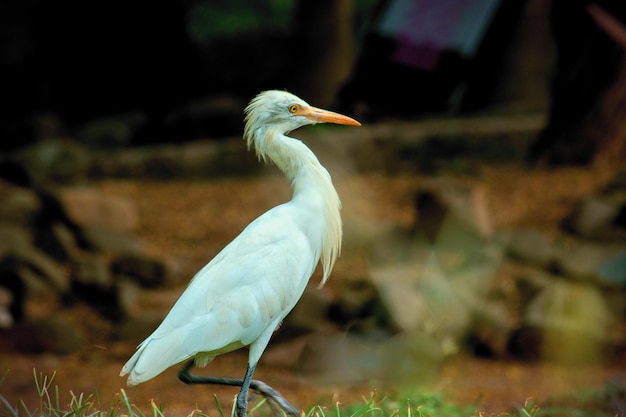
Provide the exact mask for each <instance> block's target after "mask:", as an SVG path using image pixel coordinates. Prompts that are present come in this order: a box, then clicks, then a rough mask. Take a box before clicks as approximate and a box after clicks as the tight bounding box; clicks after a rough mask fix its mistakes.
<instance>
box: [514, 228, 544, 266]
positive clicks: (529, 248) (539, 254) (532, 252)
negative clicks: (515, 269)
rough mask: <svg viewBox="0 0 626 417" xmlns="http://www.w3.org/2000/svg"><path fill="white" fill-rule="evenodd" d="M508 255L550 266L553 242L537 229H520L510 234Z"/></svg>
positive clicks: (531, 262)
mask: <svg viewBox="0 0 626 417" xmlns="http://www.w3.org/2000/svg"><path fill="white" fill-rule="evenodd" d="M506 252H507V255H509V256H510V257H511V258H513V259H516V260H519V261H522V262H528V263H530V264H532V265H537V266H539V267H542V268H545V267H548V266H549V264H550V262H551V261H552V256H553V252H554V251H553V248H552V242H550V240H549V239H548V237H547V236H546V235H545V234H544V233H541V232H539V231H537V230H519V231H514V232H513V233H511V234H510V236H509V239H508V243H507V247H506Z"/></svg>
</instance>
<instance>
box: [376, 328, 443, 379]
mask: <svg viewBox="0 0 626 417" xmlns="http://www.w3.org/2000/svg"><path fill="white" fill-rule="evenodd" d="M376 354H377V355H376V357H377V358H378V360H379V369H377V372H376V374H375V375H378V377H379V378H380V379H381V380H382V381H385V382H387V383H391V384H393V386H394V387H405V388H409V387H411V388H412V387H415V386H421V385H425V384H429V383H432V382H434V381H437V379H438V377H439V376H440V372H441V367H442V365H443V361H444V359H445V358H446V352H445V348H444V347H443V346H442V345H441V343H440V342H439V341H438V340H436V339H435V338H434V337H432V336H431V335H429V334H428V333H425V332H420V331H413V332H402V333H399V334H397V335H395V336H393V337H392V338H390V339H388V340H385V341H383V342H381V343H380V344H379V345H378V350H377V352H376Z"/></svg>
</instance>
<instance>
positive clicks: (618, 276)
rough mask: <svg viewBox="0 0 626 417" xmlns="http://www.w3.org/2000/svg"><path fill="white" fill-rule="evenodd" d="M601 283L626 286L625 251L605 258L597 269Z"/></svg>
mask: <svg viewBox="0 0 626 417" xmlns="http://www.w3.org/2000/svg"><path fill="white" fill-rule="evenodd" d="M598 274H599V275H600V277H601V279H602V282H603V283H608V284H611V285H617V286H620V287H622V288H626V251H624V252H620V253H618V254H616V255H614V256H611V257H610V258H608V259H606V260H605V261H603V262H602V264H601V265H600V268H599V270H598Z"/></svg>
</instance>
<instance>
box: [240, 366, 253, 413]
mask: <svg viewBox="0 0 626 417" xmlns="http://www.w3.org/2000/svg"><path fill="white" fill-rule="evenodd" d="M255 368H256V366H255V365H248V369H247V370H246V376H245V377H244V378H243V382H242V383H241V390H240V391H239V394H238V395H237V405H236V406H235V411H236V412H237V417H246V412H247V411H248V390H249V389H250V382H251V381H252V374H254V369H255Z"/></svg>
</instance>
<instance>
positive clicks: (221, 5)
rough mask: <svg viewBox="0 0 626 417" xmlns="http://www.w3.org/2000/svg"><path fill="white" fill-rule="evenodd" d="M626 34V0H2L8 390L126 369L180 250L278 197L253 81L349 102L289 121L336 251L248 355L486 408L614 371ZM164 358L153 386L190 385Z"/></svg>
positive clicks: (185, 257)
mask: <svg viewBox="0 0 626 417" xmlns="http://www.w3.org/2000/svg"><path fill="white" fill-rule="evenodd" d="M625 56H626V4H625V3H624V2H623V1H621V0H603V1H600V0H598V1H586V0H552V1H550V0H506V1H505V0H437V1H434V0H384V1H383V0H334V1H332V0H321V1H316V2H309V1H304V0H300V1H281V0H266V1H262V0H256V1H252V0H236V1H233V0H229V1H216V0H212V1H208V0H205V1H202V0H165V1H160V2H150V1H134V2H127V1H124V2H122V1H119V0H109V1H106V2H102V1H92V2H81V1H73V0H64V1H57V2H43V1H37V0H29V1H2V2H0V96H1V97H2V103H3V104H4V105H3V106H2V107H3V109H2V110H1V111H0V138H1V141H0V151H1V152H2V153H1V156H0V349H1V352H2V355H1V356H0V358H1V359H0V371H2V372H4V370H6V369H17V371H11V372H10V374H9V377H8V378H7V380H6V382H5V383H4V385H3V386H1V387H0V388H1V390H2V391H5V392H7V393H8V394H6V395H8V396H9V399H10V400H11V401H13V400H17V399H18V398H22V397H24V398H28V397H29V396H30V395H32V392H31V391H32V388H33V384H32V383H31V382H29V381H30V380H32V373H31V371H30V370H32V368H33V367H37V368H38V369H46V370H50V371H54V370H56V371H57V373H58V378H60V379H61V381H62V382H68V383H70V384H76V385H77V386H72V387H69V389H74V390H79V389H84V390H90V389H92V387H93V386H99V387H103V386H104V387H106V388H103V390H104V391H103V392H109V391H107V389H110V390H111V392H116V390H119V389H120V388H121V387H122V386H123V381H122V380H121V379H120V378H118V377H117V372H118V371H119V369H118V368H119V367H120V366H121V364H122V363H123V362H124V361H125V360H126V358H127V357H128V356H129V355H130V354H131V353H132V351H133V349H134V346H135V345H136V343H138V342H140V341H141V340H142V339H143V337H145V336H146V335H147V334H148V333H149V332H150V331H151V330H152V329H153V328H154V327H155V326H156V325H157V324H158V323H159V321H160V320H161V319H162V317H163V316H164V314H165V313H166V312H167V311H168V309H169V307H170V306H171V305H172V303H173V302H174V300H175V299H176V298H177V296H178V294H180V291H181V290H182V288H183V287H184V285H185V284H186V282H188V280H189V278H190V277H191V276H192V275H193V274H194V273H195V271H197V270H198V269H199V268H200V267H202V265H204V263H206V262H207V261H208V260H209V259H210V258H211V257H212V256H214V255H215V254H216V253H217V252H218V251H219V250H220V249H221V248H222V247H223V246H224V245H225V244H227V243H228V242H229V241H230V240H231V239H232V238H233V237H234V236H235V235H236V234H237V233H238V232H239V231H240V230H241V229H242V228H243V227H245V225H246V224H247V223H249V222H250V221H251V220H252V219H254V218H255V217H256V216H257V215H259V214H260V213H261V212H262V211H264V210H266V209H268V208H270V207H272V206H274V205H277V204H279V203H281V202H283V201H284V200H286V199H288V198H289V195H290V191H289V188H288V184H285V181H284V180H283V179H282V178H281V177H280V175H278V173H277V172H276V171H275V170H274V169H273V168H272V167H269V168H267V167H265V168H264V167H262V166H261V165H260V164H258V162H257V161H256V158H255V156H254V155H253V154H252V153H250V152H248V151H247V150H246V149H245V144H244V143H243V141H242V140H241V133H242V131H243V108H244V107H245V106H246V104H247V102H248V101H249V100H250V99H251V98H252V97H253V96H254V95H255V94H257V93H258V92H260V91H262V90H265V89H285V90H288V91H291V92H293V93H295V94H296V95H298V96H300V97H302V98H303V99H305V100H306V101H308V102H309V103H311V104H312V105H315V106H318V107H324V108H328V109H332V110H335V111H339V112H342V113H344V114H347V115H350V116H351V117H354V118H356V119H358V120H359V121H360V122H361V123H362V124H363V126H362V127H361V128H358V129H341V128H333V127H327V126H320V127H314V128H308V129H303V130H302V131H299V132H296V133H294V136H296V137H298V138H301V139H303V141H305V142H306V143H307V144H308V145H310V146H311V147H312V149H313V150H314V151H315V152H316V153H317V154H318V156H319V157H320V160H321V161H322V163H323V164H324V165H325V166H327V167H328V169H329V171H330V172H331V174H332V175H333V178H334V181H335V184H336V186H337V188H338V190H339V193H340V196H341V197H342V200H343V202H344V210H343V216H344V222H345V249H344V252H343V255H342V258H340V260H339V262H338V263H337V266H336V270H335V272H334V274H333V277H332V279H331V282H330V283H329V285H328V286H327V287H325V288H324V289H322V290H321V291H320V290H317V289H316V286H317V282H318V280H319V277H317V276H315V277H314V278H313V279H312V282H311V287H312V288H311V290H310V291H309V290H307V292H306V293H305V295H304V297H303V299H302V301H301V303H300V304H299V305H298V307H297V308H296V309H295V311H294V312H293V313H292V314H291V315H290V317H289V318H288V319H287V320H286V323H285V324H284V326H283V327H282V328H281V330H280V331H279V332H278V333H277V334H276V336H275V338H274V342H273V343H272V346H271V348H270V349H269V351H268V354H267V358H265V357H264V359H263V360H262V364H263V363H265V364H266V365H265V371H264V370H263V369H259V372H260V375H261V376H263V375H270V377H271V378H274V380H278V383H277V384H272V385H275V386H276V388H278V389H279V390H281V391H283V393H285V394H287V395H286V396H287V397H288V398H289V397H290V395H289V394H288V393H289V391H290V390H293V391H294V392H293V393H292V396H295V397H296V398H293V400H294V402H296V403H303V404H305V403H306V402H307V401H315V398H314V397H311V395H313V394H311V393H310V389H311V385H310V384H313V385H314V386H315V387H317V388H319V387H326V388H324V389H328V390H330V391H333V392H335V394H337V395H339V394H338V393H343V395H347V396H349V395H355V396H356V398H361V396H362V395H363V390H365V391H366V392H367V389H368V388H371V387H379V386H383V387H384V386H389V387H393V388H394V389H407V388H406V387H415V386H422V385H424V384H431V385H433V384H434V386H435V387H438V388H440V389H443V390H447V391H449V392H451V393H452V395H453V396H455V397H456V398H458V399H460V400H461V401H478V402H480V401H482V403H481V404H482V406H483V407H487V408H486V409H485V410H487V411H489V410H490V408H489V407H492V408H491V410H496V408H497V407H504V408H506V407H509V406H511V405H512V403H514V402H515V401H518V402H520V401H521V402H523V401H524V399H525V398H527V397H528V396H532V395H537V396H541V395H543V396H544V398H547V395H548V394H556V393H560V392H566V391H568V390H570V389H579V388H580V387H583V386H586V384H592V385H593V384H596V385H598V384H604V383H606V382H607V381H618V382H619V383H620V384H622V385H620V386H622V387H623V386H624V385H625V384H624V375H626V369H624V363H625V361H624V359H626V356H625V352H626V334H625V333H624V330H625V329H626V326H625V318H626V171H625V170H624V157H625V156H626V61H625ZM320 334H323V335H324V337H323V338H321V337H320ZM320 340H322V341H320ZM237 355H241V353H235V354H232V355H231V357H232V358H233V359H227V360H225V361H224V362H222V365H219V364H218V365H216V366H217V367H216V368H214V367H213V366H212V367H211V368H210V369H209V370H213V369H214V370H215V371H216V372H217V373H219V372H220V371H222V372H223V373H231V374H232V373H235V374H236V375H238V374H239V373H241V372H240V371H241V370H242V369H243V368H239V367H238V366H239V365H233V363H234V362H236V359H241V358H239V356H237ZM240 362H241V363H243V362H242V361H241V360H240ZM563 365H565V366H563ZM572 365H575V366H572ZM552 366H556V368H552ZM546 367H547V368H546ZM85 369H87V370H94V369H97V370H98V372H97V373H98V374H99V376H98V377H96V376H94V375H93V373H90V372H86V373H83V372H81V370H85ZM468 370H471V371H468ZM263 372H265V374H264V373H263ZM527 372H528V373H527ZM168 375H169V377H165V376H163V377H160V379H159V378H157V379H159V381H156V382H150V383H149V384H158V385H152V387H153V389H152V390H151V391H152V394H150V393H144V394H143V395H145V397H146V398H152V396H154V391H155V389H158V390H159V391H158V392H161V393H163V395H164V398H163V399H164V401H166V403H167V404H171V405H172V407H173V408H174V409H175V410H176V407H177V406H178V405H177V404H178V403H180V404H179V405H180V407H182V408H181V409H182V410H184V409H185V408H184V405H185V402H186V401H187V402H188V404H193V403H194V401H197V397H194V395H195V396H197V395H199V394H198V393H199V392H201V391H198V390H196V389H195V388H194V389H190V388H188V387H185V386H182V385H180V384H179V383H178V382H177V381H176V378H175V376H174V374H173V373H170V374H168ZM485 375H498V377H497V378H496V379H495V380H491V379H489V378H485ZM233 376H234V375H233ZM260 378H261V377H260ZM261 379H262V378H261ZM280 381H282V383H283V384H284V385H287V386H289V387H290V388H283V387H284V385H283V386H280V383H281V382H280ZM504 385H506V386H508V387H510V389H509V390H506V391H504V392H500V391H499V390H501V389H502V388H501V387H502V386H504ZM146 386H148V384H146ZM142 387H143V386H142ZM157 387H158V388H157ZM181 387H182V388H181ZM328 387H332V389H330V388H328ZM338 387H343V388H338ZM363 387H365V388H363ZM470 387H471V388H470ZM185 389H187V390H188V391H187V392H188V393H189V394H187V395H189V397H184V396H181V395H182V394H180V393H179V392H178V391H176V395H174V394H172V395H171V396H168V395H167V393H169V392H174V390H185ZM319 389H322V388H319ZM621 389H623V388H621ZM145 390H146V391H150V389H148V388H145ZM516 390H517V391H516ZM322 392H324V391H322ZM621 392H622V397H621V398H622V400H620V401H621V402H620V401H614V402H613V403H610V404H609V405H607V407H608V408H607V409H606V410H607V411H608V412H613V411H614V410H621V412H622V413H623V412H624V401H623V398H624V397H623V391H621ZM535 393H536V394H535ZM137 395H138V399H141V398H144V397H141V395H142V394H141V393H140V392H139V393H138V394H137ZM194 398H196V399H194ZM297 399H300V400H301V401H296V400H297ZM138 401H139V400H138ZM207 407H208V406H207ZM493 407H496V408H493ZM610 407H613V408H610ZM620 407H621V408H620ZM168 408H170V407H168ZM189 409H190V408H189ZM496 411H503V409H502V408H500V409H497V410H496Z"/></svg>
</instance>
